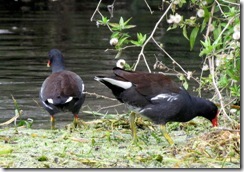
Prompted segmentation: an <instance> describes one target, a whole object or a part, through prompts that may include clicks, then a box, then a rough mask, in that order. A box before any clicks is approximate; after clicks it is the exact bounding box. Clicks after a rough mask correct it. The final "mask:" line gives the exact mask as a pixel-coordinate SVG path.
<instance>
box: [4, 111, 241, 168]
mask: <svg viewBox="0 0 244 172" xmlns="http://www.w3.org/2000/svg"><path fill="white" fill-rule="evenodd" d="M221 118H223V117H221ZM136 124H137V135H138V138H139V141H138V143H136V144H132V138H131V131H130V128H129V122H128V115H116V116H113V115H107V117H106V118H101V119H99V120H93V121H87V122H86V125H83V126H81V128H77V129H72V130H69V129H67V128H66V127H64V126H63V127H60V128H59V129H56V130H48V129H32V128H26V127H25V126H26V125H24V126H21V127H17V128H15V127H11V126H5V127H2V128H0V167H2V168H240V128H239V126H240V125H239V124H238V123H234V124H233V123H231V125H230V124H228V121H224V120H221V121H220V126H223V125H226V124H227V125H228V126H231V127H230V128H229V129H223V128H212V127H211V124H210V122H209V121H207V120H205V119H203V118H200V117H197V118H195V119H193V120H192V121H190V122H187V123H176V122H172V123H168V124H167V129H168V130H169V134H170V136H171V137H172V139H173V140H174V142H175V145H174V146H169V145H168V143H167V141H166V140H165V138H164V137H163V135H162V133H161V132H160V128H159V126H156V125H153V124H152V123H150V122H149V121H147V120H145V119H142V118H137V121H136ZM33 125H35V121H34V123H33Z"/></svg>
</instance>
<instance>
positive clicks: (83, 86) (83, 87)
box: [81, 84, 85, 92]
mask: <svg viewBox="0 0 244 172" xmlns="http://www.w3.org/2000/svg"><path fill="white" fill-rule="evenodd" d="M84 89H85V85H84V84H82V89H81V91H82V92H83V91H84Z"/></svg>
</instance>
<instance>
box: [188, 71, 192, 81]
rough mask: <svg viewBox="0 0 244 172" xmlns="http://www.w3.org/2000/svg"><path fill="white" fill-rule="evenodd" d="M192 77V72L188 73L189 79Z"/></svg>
mask: <svg viewBox="0 0 244 172" xmlns="http://www.w3.org/2000/svg"><path fill="white" fill-rule="evenodd" d="M191 77H192V71H188V72H187V79H188V80H190V79H191Z"/></svg>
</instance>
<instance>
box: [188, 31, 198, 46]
mask: <svg viewBox="0 0 244 172" xmlns="http://www.w3.org/2000/svg"><path fill="white" fill-rule="evenodd" d="M198 31H199V27H195V28H194V29H193V30H192V32H191V35H190V50H192V49H193V47H194V44H195V41H196V38H197V34H198Z"/></svg>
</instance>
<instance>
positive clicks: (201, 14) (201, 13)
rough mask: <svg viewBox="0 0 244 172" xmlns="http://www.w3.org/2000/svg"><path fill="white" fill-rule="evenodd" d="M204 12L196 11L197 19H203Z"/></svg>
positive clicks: (201, 10)
mask: <svg viewBox="0 0 244 172" xmlns="http://www.w3.org/2000/svg"><path fill="white" fill-rule="evenodd" d="M204 13H205V12H204V10H203V9H199V10H198V11H197V16H198V17H204Z"/></svg>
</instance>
